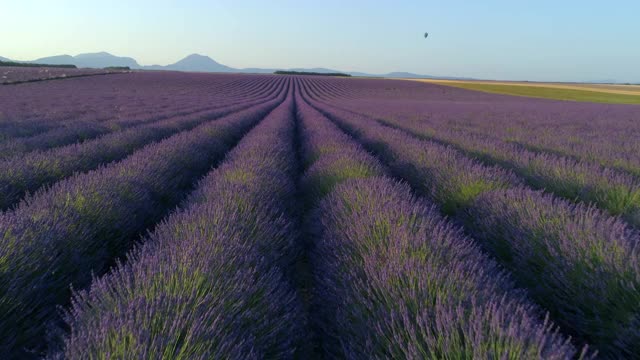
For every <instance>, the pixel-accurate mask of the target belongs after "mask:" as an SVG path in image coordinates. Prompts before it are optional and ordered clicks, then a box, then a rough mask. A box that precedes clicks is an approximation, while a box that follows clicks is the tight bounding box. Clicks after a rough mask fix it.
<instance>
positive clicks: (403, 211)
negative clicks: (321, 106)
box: [298, 97, 577, 359]
mask: <svg viewBox="0 0 640 360" xmlns="http://www.w3.org/2000/svg"><path fill="white" fill-rule="evenodd" d="M298 105H299V106H298V114H299V117H300V122H301V124H302V125H301V126H302V128H303V131H302V133H303V142H302V143H303V154H304V160H305V164H306V169H307V170H306V171H305V173H304V176H303V180H302V188H303V191H304V192H305V193H306V194H307V196H309V197H310V199H311V203H313V204H315V205H316V208H315V210H314V211H312V212H311V213H310V214H309V221H308V223H310V224H313V225H312V226H313V227H312V233H311V234H312V235H311V236H312V239H313V240H312V243H313V245H312V250H311V256H310V258H311V263H312V266H311V268H312V271H313V273H314V277H313V279H314V282H315V284H314V285H315V286H314V287H313V288H314V293H313V295H314V296H313V297H312V298H313V302H314V306H313V310H314V311H313V314H314V315H315V316H314V317H312V318H311V321H312V323H313V324H314V327H315V328H316V329H317V332H318V334H320V339H321V340H320V341H321V349H322V350H323V354H324V355H325V357H327V358H352V359H361V358H380V359H382V358H397V359H402V358H415V359H418V358H469V359H470V358H496V359H498V358H513V359H516V358H542V359H567V358H571V357H572V356H574V355H577V354H576V351H575V349H574V348H573V347H572V346H571V345H570V344H569V343H568V340H567V339H566V338H563V337H562V336H560V335H558V334H557V333H556V332H555V331H554V330H553V326H552V325H550V324H549V323H548V322H547V321H546V320H541V319H540V314H539V312H538V310H537V309H536V307H535V306H533V305H532V304H531V303H530V302H529V301H528V300H526V298H525V297H524V294H523V293H522V292H520V291H517V290H515V289H514V288H513V285H512V283H511V281H510V280H509V279H508V278H507V276H505V274H504V273H503V272H502V271H501V270H499V269H498V267H497V266H496V264H495V263H493V262H492V261H491V260H489V259H488V258H487V257H486V256H485V255H484V254H482V253H481V251H480V250H479V248H478V247H476V246H475V245H474V244H473V243H472V242H471V241H470V240H469V239H467V238H465V237H464V236H463V235H462V234H461V232H460V230H459V229H458V228H456V227H454V226H452V225H451V224H450V223H449V222H447V221H446V220H445V219H444V218H442V217H441V216H440V215H438V214H437V212H436V210H435V208H434V207H433V206H432V205H429V204H428V203H427V202H426V201H424V200H421V199H418V198H416V197H414V196H413V195H412V193H411V191H410V189H409V188H408V187H407V186H406V185H405V184H402V183H398V182H396V181H395V180H393V179H392V178H390V177H389V176H387V175H386V174H385V170H384V168H383V167H382V165H380V163H379V162H378V161H377V160H376V159H375V158H373V157H372V156H371V155H369V154H368V153H366V152H365V151H364V150H363V149H362V148H361V147H360V146H359V145H358V144H357V143H356V142H355V141H354V140H353V139H351V138H350V137H349V136H346V135H345V134H343V133H342V132H340V131H339V130H338V128H337V127H336V126H335V125H333V124H332V123H331V122H330V121H329V120H328V119H326V118H325V117H324V116H323V115H321V114H320V113H319V112H317V111H316V110H315V109H313V108H312V107H311V106H309V105H308V104H306V103H305V101H304V100H302V98H301V97H300V98H298Z"/></svg>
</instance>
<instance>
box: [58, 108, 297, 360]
mask: <svg viewBox="0 0 640 360" xmlns="http://www.w3.org/2000/svg"><path fill="white" fill-rule="evenodd" d="M292 115H293V97H292V96H289V97H288V98H287V100H285V102H284V103H283V104H281V105H280V106H279V107H278V108H276V109H275V110H273V111H272V112H271V113H270V114H269V115H268V116H267V117H266V118H265V119H264V120H263V121H262V122H261V123H260V124H259V125H258V126H257V127H255V128H254V129H253V130H252V131H251V132H250V133H249V134H248V135H247V136H246V137H245V138H243V140H242V141H241V142H240V143H239V145H238V146H237V147H236V148H234V150H233V151H231V152H230V153H229V155H228V156H227V157H226V159H225V161H224V162H223V163H222V164H221V165H220V166H219V167H218V168H216V169H215V170H213V171H211V172H210V173H209V174H208V175H207V176H206V177H205V178H204V179H203V180H202V181H201V182H200V183H199V186H198V188H197V189H196V191H194V192H193V193H192V195H191V196H190V197H189V198H188V200H187V201H186V202H185V205H184V206H183V208H182V209H181V210H180V211H178V212H176V213H174V214H173V215H172V216H170V217H169V218H168V219H167V220H166V221H164V222H163V223H162V224H161V225H160V226H158V228H157V229H156V230H155V231H154V232H153V233H152V234H151V235H149V236H148V238H147V239H145V243H144V245H142V246H141V247H140V248H138V249H137V250H136V251H134V252H133V253H131V255H130V256H129V257H128V258H127V264H125V265H122V266H118V267H117V268H116V269H115V270H114V271H112V272H111V273H110V274H109V275H108V276H105V277H104V278H102V279H99V280H97V281H95V282H94V283H93V284H92V286H91V289H90V290H89V291H86V292H81V293H78V294H76V296H75V299H74V302H73V308H72V310H71V311H70V313H69V314H68V322H69V326H70V328H71V332H70V335H69V336H68V337H67V338H66V339H65V341H64V347H63V349H61V350H60V352H59V353H58V354H55V355H54V356H53V357H64V358H67V359H87V358H99V357H102V356H111V357H114V358H140V359H148V358H185V359H212V358H233V359H248V358H257V359H263V358H273V359H280V358H291V357H292V356H293V355H294V352H295V351H296V349H299V348H300V347H301V343H302V342H303V340H304V336H305V331H304V328H305V322H306V321H305V316H304V314H303V311H302V305H301V302H300V299H299V297H298V296H297V295H296V293H295V290H294V288H293V287H292V285H291V280H290V277H289V274H290V273H291V263H292V260H293V259H295V258H296V257H297V256H298V255H297V253H298V252H299V246H298V243H297V242H296V228H295V221H294V220H293V216H292V210H293V206H292V205H293V204H292V202H293V194H294V190H295V176H296V171H297V168H296V166H295V164H296V157H295V149H294V139H293V138H294V126H295V122H294V117H293V116H292Z"/></svg>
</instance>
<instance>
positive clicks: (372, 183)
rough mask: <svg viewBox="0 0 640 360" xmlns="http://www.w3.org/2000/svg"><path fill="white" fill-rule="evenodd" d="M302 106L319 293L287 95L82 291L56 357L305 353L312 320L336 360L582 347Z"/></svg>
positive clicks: (524, 353)
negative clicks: (305, 290) (304, 237)
mask: <svg viewBox="0 0 640 360" xmlns="http://www.w3.org/2000/svg"><path fill="white" fill-rule="evenodd" d="M295 104H296V106H295V108H296V112H295V113H296V114H297V118H298V119H297V123H298V131H297V132H298V133H299V134H300V136H301V139H300V141H299V142H300V143H301V148H300V149H299V150H300V152H301V154H302V161H303V164H302V166H303V167H304V168H305V169H306V170H305V172H304V174H303V176H302V180H301V181H300V189H299V190H301V191H302V193H303V194H305V202H306V203H307V205H309V206H310V207H311V208H314V209H315V210H313V211H310V212H308V213H307V217H308V219H307V223H310V224H316V226H314V228H313V230H314V231H311V232H310V234H309V236H310V237H311V243H312V246H311V250H310V252H311V254H310V256H309V258H310V259H311V264H310V267H311V271H312V274H313V275H312V277H311V282H312V284H311V285H310V286H309V287H310V288H311V289H313V290H312V295H311V296H310V297H306V300H305V296H302V295H301V294H300V292H299V291H298V293H297V294H296V287H295V281H293V272H295V271H298V269H294V268H293V267H294V266H295V264H296V263H297V261H296V260H297V259H298V258H300V256H301V254H300V252H301V251H304V249H302V248H301V244H299V243H298V242H297V240H298V238H299V237H298V236H297V235H296V234H297V233H298V230H297V229H296V223H297V222H296V221H295V217H294V216H293V211H294V210H295V209H296V208H297V206H296V205H295V203H294V194H295V193H296V191H295V184H296V180H295V179H296V176H297V175H296V172H297V167H296V166H295V164H296V162H297V158H296V155H295V153H296V149H295V148H294V144H295V143H296V141H294V135H295V132H296V131H295V125H296V121H294V118H295V117H294V105H293V97H291V96H290V97H289V98H288V99H287V100H285V102H284V103H283V104H282V105H280V106H279V107H278V108H277V109H276V110H274V111H273V112H272V113H271V114H270V115H268V116H267V118H266V119H265V120H264V121H263V122H262V123H261V124H260V125H258V126H257V127H256V128H255V129H254V130H252V131H251V132H250V133H249V134H248V135H247V136H246V137H245V138H244V139H243V140H242V141H241V142H240V144H239V146H238V147H236V148H235V149H234V150H233V151H232V152H231V153H230V154H229V155H228V157H227V158H226V159H225V162H224V163H223V164H222V165H221V166H220V167H218V168H217V169H215V170H213V171H212V172H211V173H210V174H209V175H208V176H207V177H206V178H205V179H204V180H203V181H201V182H200V184H199V186H198V189H197V190H196V191H195V192H194V193H193V194H192V195H191V196H190V197H189V199H188V200H187V201H186V202H185V203H184V205H183V208H182V210H180V211H178V212H177V213H175V214H173V215H172V216H171V217H169V218H168V219H167V220H166V221H164V222H163V223H162V224H161V225H160V226H158V228H157V229H156V230H155V231H154V232H153V233H152V234H150V235H149V236H148V238H147V239H145V243H144V245H142V246H140V247H139V248H138V249H136V250H135V251H133V252H132V253H130V255H129V256H128V257H127V262H126V263H125V264H124V265H119V266H118V267H117V268H116V269H115V270H114V271H112V272H110V273H109V274H108V275H107V276H105V277H103V278H100V279H97V280H95V281H94V282H93V284H92V286H91V288H90V290H88V291H82V292H78V293H76V294H75V296H74V301H73V307H72V309H71V310H70V311H69V312H68V313H67V322H68V325H69V327H70V329H71V331H70V333H69V334H67V335H66V336H64V341H63V342H62V347H61V348H60V349H56V348H52V350H51V352H52V354H51V357H52V358H72V359H73V358H78V359H80V358H99V357H115V358H119V357H132V358H190V359H191V358H194V359H196V358H203V359H204V358H219V357H220V358H291V357H294V356H303V357H304V356H309V355H310V354H309V353H308V351H309V349H310V348H312V346H310V345H309V344H306V343H305V342H307V341H308V339H309V334H310V333H309V332H308V329H307V327H306V323H307V321H309V322H310V323H311V328H313V329H314V330H315V332H317V333H318V334H319V338H320V339H321V346H320V350H321V351H322V353H323V355H325V356H327V357H346V358H365V357H376V358H388V357H416V358H418V357H452V356H453V357H455V356H458V357H465V358H471V357H474V356H475V357H493V358H503V357H511V358H522V357H537V358H549V359H567V358H570V357H572V356H574V355H577V354H576V350H575V349H574V348H573V347H572V346H571V345H570V344H569V343H568V340H567V339H566V338H564V337H562V336H560V335H558V334H557V333H556V332H555V331H554V329H553V326H552V325H550V324H549V323H548V322H547V321H544V320H541V319H539V316H540V314H539V313H538V310H537V309H536V307H535V306H533V305H532V304H531V303H530V302H528V301H527V300H526V298H525V297H524V293H522V292H520V291H517V290H515V289H514V288H513V285H512V284H511V282H510V281H509V280H508V278H507V277H506V276H505V275H504V274H503V273H502V272H501V271H500V270H498V268H497V266H496V264H494V263H493V262H492V261H491V260H489V259H488V258H487V257H486V256H485V255H483V254H482V253H481V252H480V251H479V248H477V247H476V246H475V245H473V244H472V243H471V242H470V241H469V239H467V238H465V237H464V236H462V235H461V233H460V231H459V230H458V229H457V228H455V227H454V226H452V225H451V224H449V223H448V222H447V221H446V220H445V219H443V218H442V217H440V216H439V215H437V214H436V212H435V210H434V208H433V206H430V205H428V204H427V203H425V202H424V201H423V200H419V199H416V198H415V197H413V195H412V194H411V191H410V190H409V189H408V187H407V186H406V185H402V184H399V183H396V182H395V181H394V180H392V179H391V178H389V177H388V176H386V175H385V174H384V169H383V167H382V166H381V165H380V164H379V163H378V162H377V160H376V159H375V158H373V157H371V156H370V155H368V154H367V153H366V152H364V151H363V149H362V148H361V147H360V146H359V145H357V144H356V143H355V141H354V140H352V139H351V138H349V137H348V136H346V135H344V134H343V133H341V132H340V131H339V130H338V129H337V128H336V127H335V125H332V124H331V122H330V121H329V120H328V119H326V118H324V117H323V116H322V115H321V114H319V113H318V112H317V111H316V110H314V109H313V108H311V107H310V106H309V105H308V104H306V102H305V100H303V97H302V96H301V94H300V93H298V92H296V95H295ZM354 210H355V211H354ZM298 290H299V289H298ZM305 301H307V302H311V303H312V304H311V305H310V306H307V307H308V308H310V309H312V311H311V312H309V313H306V314H305V312H304V311H303V309H304V308H305V306H304V302H305ZM54 343H55V341H54Z"/></svg>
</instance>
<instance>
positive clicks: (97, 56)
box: [74, 52, 141, 69]
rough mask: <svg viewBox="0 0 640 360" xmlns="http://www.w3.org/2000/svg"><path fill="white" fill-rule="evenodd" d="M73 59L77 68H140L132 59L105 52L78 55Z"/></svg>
mask: <svg viewBox="0 0 640 360" xmlns="http://www.w3.org/2000/svg"><path fill="white" fill-rule="evenodd" d="M74 59H75V63H74V65H76V66H78V67H91V68H93V67H95V68H105V67H109V66H128V67H130V68H132V69H137V68H140V67H141V66H140V64H138V62H137V61H136V60H135V59H133V58H130V57H123V56H115V55H111V54H109V53H107V52H98V53H90V54H80V55H76V56H74Z"/></svg>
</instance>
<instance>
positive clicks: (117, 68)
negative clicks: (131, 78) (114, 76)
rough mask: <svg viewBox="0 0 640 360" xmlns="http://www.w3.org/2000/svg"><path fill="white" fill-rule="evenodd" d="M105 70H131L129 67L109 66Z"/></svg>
mask: <svg viewBox="0 0 640 360" xmlns="http://www.w3.org/2000/svg"><path fill="white" fill-rule="evenodd" d="M104 69H105V70H131V68H130V67H128V66H107V67H106V68H104Z"/></svg>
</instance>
